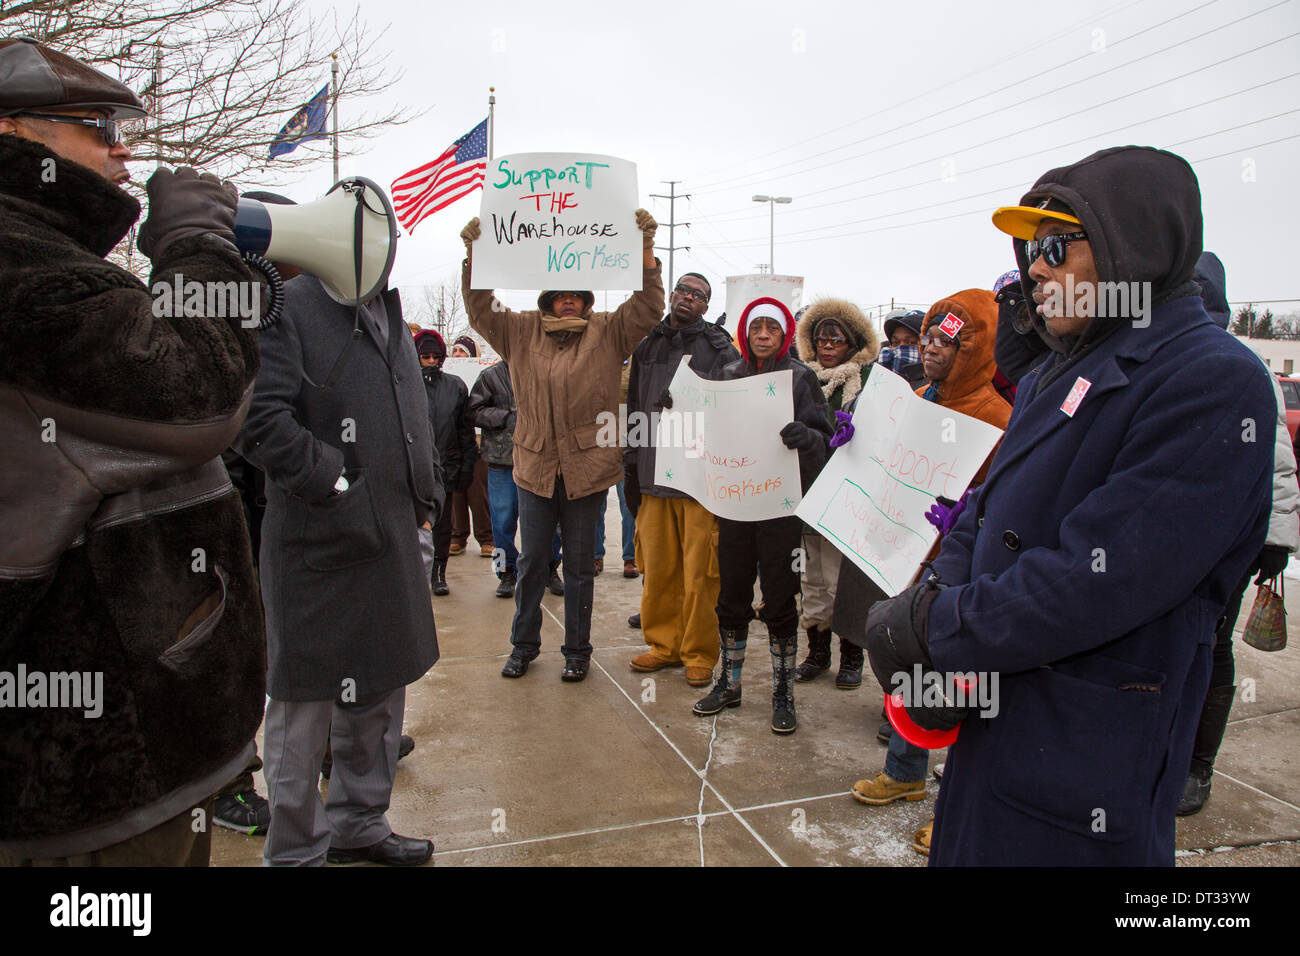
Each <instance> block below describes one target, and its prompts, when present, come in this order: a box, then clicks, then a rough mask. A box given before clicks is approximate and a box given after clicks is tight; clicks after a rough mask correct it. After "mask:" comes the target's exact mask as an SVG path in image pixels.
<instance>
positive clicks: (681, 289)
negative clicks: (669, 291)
mask: <svg viewBox="0 0 1300 956" xmlns="http://www.w3.org/2000/svg"><path fill="white" fill-rule="evenodd" d="M673 291H674V292H675V293H677V294H678V295H681V296H687V295H688V296H690V297H691V298H692V299H694V300H695V301H696V302H708V301H709V294H708V293H707V292H701V291H700V290H699V289H692V288H691V287H690V286H685V285H679V286H677V287H676V288H674V289H673Z"/></svg>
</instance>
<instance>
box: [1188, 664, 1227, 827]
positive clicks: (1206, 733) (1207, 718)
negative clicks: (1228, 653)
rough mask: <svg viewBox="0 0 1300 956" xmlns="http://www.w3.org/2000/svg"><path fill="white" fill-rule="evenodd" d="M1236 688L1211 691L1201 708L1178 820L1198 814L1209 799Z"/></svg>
mask: <svg viewBox="0 0 1300 956" xmlns="http://www.w3.org/2000/svg"><path fill="white" fill-rule="evenodd" d="M1236 693H1237V688H1236V687H1235V686H1233V685H1231V684H1226V685H1224V686H1222V687H1211V688H1210V689H1209V691H1208V692H1207V693H1206V695H1205V705H1204V706H1203V707H1202V708H1201V721H1200V723H1198V724H1197V725H1196V739H1195V741H1193V743H1192V767H1191V770H1190V771H1189V772H1188V774H1187V783H1186V784H1185V785H1184V787H1183V796H1182V799H1181V800H1179V801H1178V811H1177V812H1178V816H1180V817H1188V816H1191V815H1192V814H1193V813H1200V812H1201V808H1202V807H1204V806H1205V801H1206V800H1207V799H1209V796H1210V785H1211V782H1212V780H1213V777H1214V758H1215V757H1217V756H1218V755H1219V745H1220V744H1222V743H1223V731H1224V729H1225V728H1226V727H1227V726H1228V714H1229V712H1230V711H1231V710H1232V699H1233V697H1234V696H1236Z"/></svg>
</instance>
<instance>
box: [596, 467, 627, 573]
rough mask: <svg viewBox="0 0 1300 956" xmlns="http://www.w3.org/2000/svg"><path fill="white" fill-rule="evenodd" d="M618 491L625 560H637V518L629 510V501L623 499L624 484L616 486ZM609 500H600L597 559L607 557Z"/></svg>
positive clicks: (597, 523)
mask: <svg viewBox="0 0 1300 956" xmlns="http://www.w3.org/2000/svg"><path fill="white" fill-rule="evenodd" d="M614 487H615V488H617V489H618V510H619V512H620V514H621V517H622V523H621V527H622V530H623V560H624V561H635V560H636V518H634V517H632V512H631V511H629V510H628V507H627V499H626V498H624V497H623V482H621V481H620V482H619V483H618V484H617V485H615V486H614ZM607 503H608V498H607V497H606V498H601V499H600V520H599V521H597V522H596V557H598V558H603V557H604V556H605V505H606V504H607Z"/></svg>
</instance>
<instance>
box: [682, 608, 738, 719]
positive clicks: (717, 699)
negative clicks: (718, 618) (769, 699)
mask: <svg viewBox="0 0 1300 956" xmlns="http://www.w3.org/2000/svg"><path fill="white" fill-rule="evenodd" d="M718 637H719V641H718V643H719V649H720V656H719V659H718V681H717V683H716V684H714V685H713V690H711V691H709V693H708V696H706V697H703V698H701V699H700V700H699V702H698V703H696V705H695V707H694V711H693V712H694V714H695V716H697V717H709V716H711V715H713V714H716V713H720V712H721V711H722V710H723V709H724V708H726V707H739V706H740V672H741V668H743V667H744V666H745V646H746V645H747V644H748V643H749V628H748V627H737V628H724V627H719V628H718Z"/></svg>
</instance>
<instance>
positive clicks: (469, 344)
mask: <svg viewBox="0 0 1300 956" xmlns="http://www.w3.org/2000/svg"><path fill="white" fill-rule="evenodd" d="M458 345H459V346H461V347H462V348H463V349H464V350H465V351H466V352H468V353H469V354H470V355H471V356H472V357H474V358H478V343H477V342H475V341H474V340H473V339H471V338H470V337H469V336H468V335H462V336H461V337H460V338H458V339H456V340H455V341H454V342H452V343H451V347H452V349H455V348H456V346H458Z"/></svg>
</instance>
